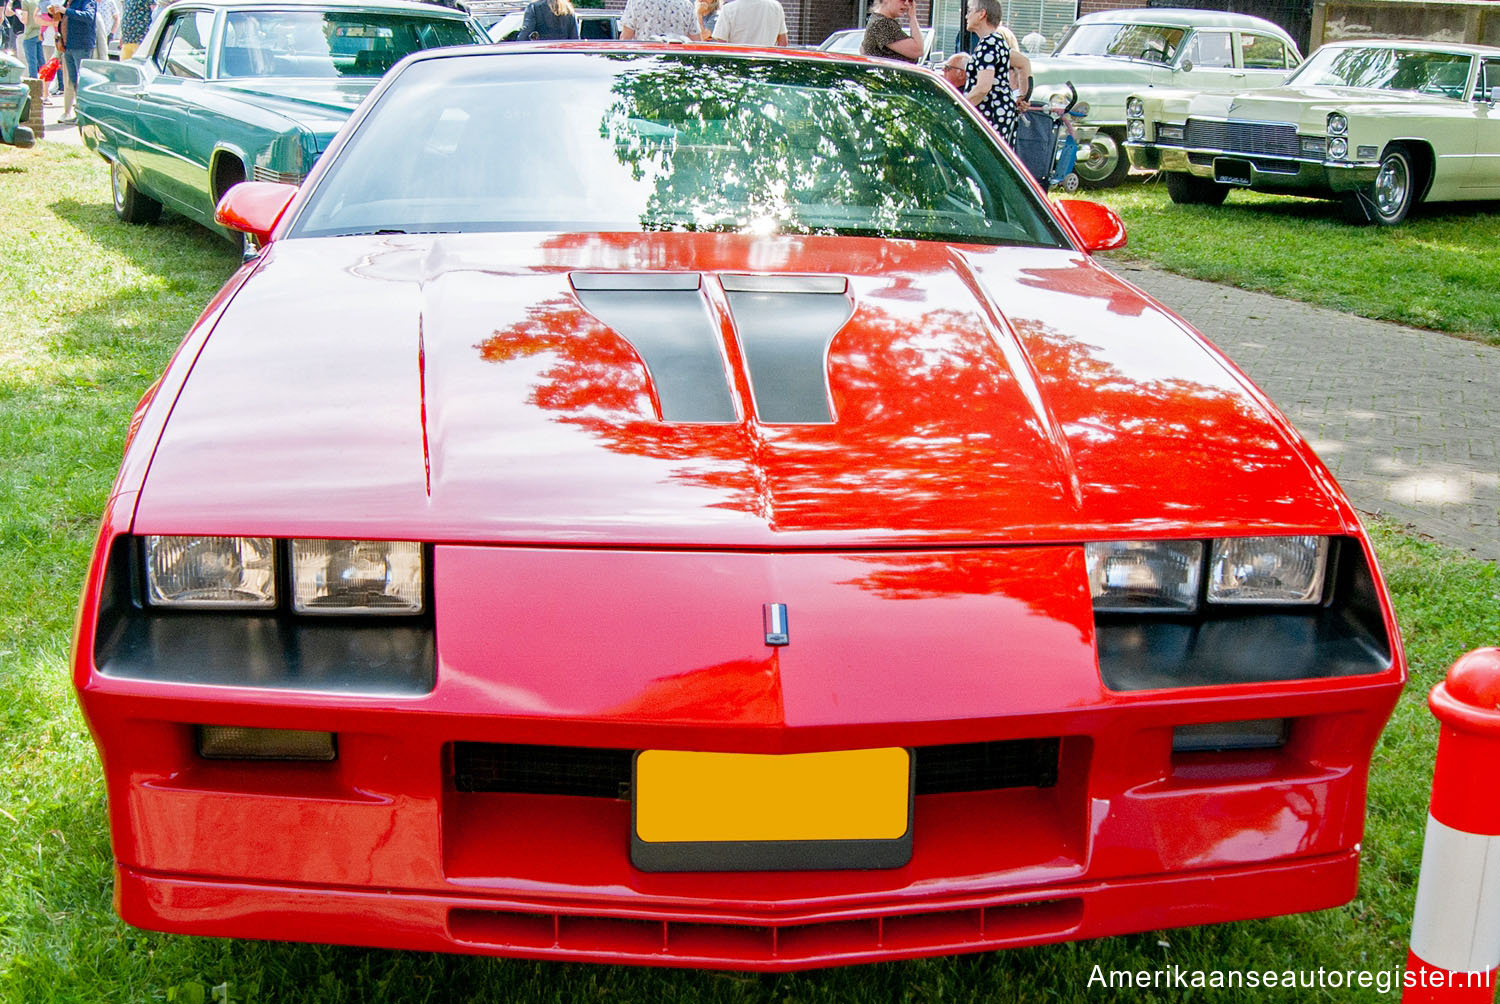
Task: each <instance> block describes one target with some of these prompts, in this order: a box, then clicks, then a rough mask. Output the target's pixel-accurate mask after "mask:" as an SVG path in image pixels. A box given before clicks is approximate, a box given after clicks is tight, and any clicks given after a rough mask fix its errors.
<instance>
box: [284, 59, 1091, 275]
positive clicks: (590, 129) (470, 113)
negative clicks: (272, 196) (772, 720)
mask: <svg viewBox="0 0 1500 1004" xmlns="http://www.w3.org/2000/svg"><path fill="white" fill-rule="evenodd" d="M497 230H542V231H580V230H587V231H637V232H639V231H657V230H702V231H724V232H747V233H764V234H770V233H804V234H848V235H871V236H881V237H906V238H915V239H924V238H929V239H943V240H954V241H962V242H974V243H1016V244H1033V245H1045V246H1061V245H1062V244H1063V240H1062V237H1061V234H1060V233H1059V231H1058V230H1057V229H1056V225H1055V224H1054V223H1053V222H1052V220H1051V219H1050V217H1048V216H1047V215H1046V214H1045V213H1044V211H1043V210H1042V208H1041V203H1040V200H1039V198H1038V197H1037V196H1036V195H1035V194H1034V192H1033V191H1032V190H1031V189H1030V187H1029V186H1028V185H1027V184H1026V183H1025V182H1024V181H1023V180H1022V179H1021V177H1020V175H1019V173H1018V172H1017V171H1016V170H1015V169H1014V168H1013V167H1012V166H1011V164H1010V162H1009V161H1008V160H1007V159H1005V158H1004V157H1003V156H1002V155H1001V153H1000V150H999V149H998V147H997V145H996V141H995V140H994V139H993V138H992V137H991V135H990V134H989V133H988V132H986V131H985V130H984V129H983V128H982V127H981V126H980V125H979V124H978V123H977V122H976V121H975V120H974V119H973V118H971V117H970V116H969V115H967V114H965V112H964V111H963V110H962V108H961V107H960V105H959V103H958V99H957V95H955V94H953V92H952V91H951V89H950V88H948V87H947V86H946V85H944V84H943V82H942V81H941V80H939V79H938V78H937V77H935V76H933V75H931V74H928V73H925V72H921V71H914V70H910V71H909V70H902V69H897V68H895V67H889V68H888V67H884V66H859V65H852V64H849V63H844V62H835V61H825V60H801V59H790V58H788V59H780V60H753V59H748V58H744V57H736V56H717V55H703V54H689V53H651V52H619V51H614V52H603V53H599V54H593V53H582V52H576V51H574V52H549V53H501V52H488V53H485V54H482V55H476V56H465V57H463V58H449V59H431V60H421V61H418V62H416V63H413V64H412V65H410V66H408V67H407V68H406V69H405V70H403V71H402V72H401V75H400V77H399V78H397V79H396V80H395V81H393V82H392V85H391V86H390V87H389V88H388V89H386V90H385V91H384V92H383V93H382V94H381V96H380V97H379V99H378V101H377V103H376V104H375V105H374V107H373V108H372V109H371V110H370V112H369V114H368V115H367V116H366V117H365V118H364V119H363V120H362V121H361V122H360V123H359V126H358V128H357V129H356V130H355V132H354V134H353V135H352V136H351V137H350V138H349V140H348V142H347V143H346V144H345V145H344V146H343V147H342V149H341V150H340V151H339V152H338V154H337V156H336V159H334V160H333V161H332V162H331V163H330V165H329V166H328V168H327V173H326V174H325V175H324V176H323V178H322V180H321V181H320V182H319V183H318V185H317V187H316V188H315V189H314V190H313V191H312V192H311V193H310V197H309V200H308V202H307V203H306V205H305V207H304V209H303V211H302V212H301V213H300V215H299V218H298V220H297V221H296V223H295V225H294V226H293V228H292V230H291V236H294V237H296V236H321V235H334V234H350V233H373V232H381V231H400V232H408V233H410V232H419V231H420V232H431V231H441V232H453V231H497Z"/></svg>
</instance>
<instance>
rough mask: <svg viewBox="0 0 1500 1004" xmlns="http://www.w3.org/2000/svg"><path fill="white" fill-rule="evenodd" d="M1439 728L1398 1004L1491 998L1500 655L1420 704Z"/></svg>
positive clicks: (1498, 881)
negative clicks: (1430, 802) (1425, 833)
mask: <svg viewBox="0 0 1500 1004" xmlns="http://www.w3.org/2000/svg"><path fill="white" fill-rule="evenodd" d="M1427 705H1428V707H1430V708H1431V709H1432V713H1433V714H1434V715H1436V716H1437V718H1438V721H1439V722H1440V723H1442V732H1441V733H1440V734H1439V736H1438V751H1437V764H1436V766H1435V768H1434V770H1433V777H1432V807H1431V808H1430V809H1429V810H1428V814H1427V837H1426V840H1425V842H1424V843H1423V846H1422V875H1421V878H1420V879H1418V881H1417V905H1416V908H1415V909H1414V910H1413V912H1412V924H1411V952H1410V954H1408V956H1407V961H1406V965H1407V974H1406V986H1405V988H1404V990H1403V992H1402V994H1401V1001H1402V1004H1417V1002H1423V1004H1426V1002H1432V1004H1439V1002H1455V1004H1456V1002H1465V1004H1467V1002H1478V1001H1483V1002H1485V1004H1489V1002H1490V1001H1493V1000H1494V997H1495V971H1496V969H1497V968H1500V791H1497V782H1500V648H1481V649H1476V650H1475V651H1473V652H1470V653H1469V654H1468V655H1465V656H1462V657H1461V658H1460V659H1459V660H1458V661H1457V662H1455V663H1454V664H1453V668H1452V669H1450V670H1448V678H1447V679H1446V680H1444V681H1443V682H1442V683H1439V684H1438V685H1437V686H1436V687H1433V688H1432V693H1431V694H1430V695H1428V698H1427Z"/></svg>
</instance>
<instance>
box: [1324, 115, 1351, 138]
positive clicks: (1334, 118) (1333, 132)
mask: <svg viewBox="0 0 1500 1004" xmlns="http://www.w3.org/2000/svg"><path fill="white" fill-rule="evenodd" d="M1328 135H1330V136H1347V135H1349V119H1348V117H1347V116H1345V115H1344V114H1343V113H1342V112H1329V113H1328Z"/></svg>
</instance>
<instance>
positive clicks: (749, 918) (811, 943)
mask: <svg viewBox="0 0 1500 1004" xmlns="http://www.w3.org/2000/svg"><path fill="white" fill-rule="evenodd" d="M1358 857H1359V855H1358V852H1357V851H1354V850H1350V851H1346V852H1342V853H1339V854H1335V855H1330V856H1326V857H1319V858H1313V859H1307V860H1302V861H1297V862H1294V863H1289V864H1283V865H1249V866H1239V867H1231V868H1224V869H1218V870H1214V871H1209V872H1203V873H1196V874H1187V875H1160V876H1151V877H1147V878H1138V879H1126V880H1112V881H1102V882H1077V883H1068V884H1059V885H1053V886H1047V887H1039V888H1033V889H1019V890H1015V891H1012V892H1009V893H1005V894H1001V895H994V894H991V895H978V896H975V895H969V896H963V895H959V896H934V897H931V898H929V899H926V900H924V901H923V902H922V903H921V904H920V905H919V906H914V905H911V904H900V903H888V904H880V905H866V906H857V907H847V908H842V909H813V910H799V911H793V912H790V913H787V914H784V915H781V916H778V917H775V918H768V917H765V916H761V915H755V914H746V913H743V912H737V911H734V910H714V909H702V908H680V907H656V908H652V909H649V910H641V909H630V908H614V907H609V906H601V905H598V904H591V903H587V902H557V901H553V900H547V899H534V898H526V897H510V896H504V897H495V896H483V895H475V894H472V893H466V892H458V893H451V894H444V895H433V894H424V893H412V892H401V891H384V890H369V889H309V888H306V887H303V886H296V885H278V884H270V883H256V882H241V881H232V882H231V881H222V880H213V879H201V878H194V877H186V876H172V875H156V874H151V873H148V872H144V871H139V870H136V869H132V868H128V867H124V866H121V867H119V868H118V869H117V871H116V890H117V898H118V902H119V904H120V912H121V916H122V917H124V919H125V920H126V921H127V922H129V923H131V924H134V925H136V926H137V927H145V928H150V929H154V930H163V931H175V932H180V933H184V934H199V935H212V936H218V937H235V938H244V937H261V938H277V939H286V940H294V941H308V942H321V943H326V944H346V945H361V946H371V947H379V948H399V949H415V950H419V951H434V952H461V953H467V954H476V955H503V956H507V957H513V958H533V959H558V960H567V961H575V962H600V963H631V964H637V965H657V966H682V967H696V968H715V967H726V968H735V969H746V970H760V971H777V970H796V969H808V968H813V967H818V966H832V965H847V964H851V963H862V962H878V961H888V960H895V959H910V958H921V957H923V956H930V955H949V954H958V953H963V952H978V951H988V950H993V949H1000V948H1013V947H1021V946H1026V945H1041V944H1049V943H1053V942H1058V941H1073V940H1079V939H1083V938H1100V937H1106V936H1109V935H1115V934H1125V933H1129V932H1132V931H1139V930H1150V929H1158V928H1169V927H1182V926H1186V925H1192V924H1207V923H1216V922H1221V921H1230V920H1243V919H1246V918H1250V917H1256V916H1270V915H1274V914H1283V913H1294V912H1305V911H1308V910H1319V909H1323V908H1326V907H1332V906H1338V905H1340V904H1342V903H1345V902H1348V901H1349V900H1350V899H1352V898H1353V897H1354V894H1355V891H1356V886H1357V884H1358Z"/></svg>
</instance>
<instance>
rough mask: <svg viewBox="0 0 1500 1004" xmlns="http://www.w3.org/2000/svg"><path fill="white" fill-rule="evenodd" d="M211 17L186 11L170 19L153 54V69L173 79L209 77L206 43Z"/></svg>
mask: <svg viewBox="0 0 1500 1004" xmlns="http://www.w3.org/2000/svg"><path fill="white" fill-rule="evenodd" d="M213 24H214V15H213V12H212V11H207V10H187V11H183V12H182V13H180V14H177V15H175V16H174V17H173V18H172V23H171V24H169V25H167V29H166V31H164V32H162V38H161V44H160V45H159V46H158V47H157V50H156V68H157V69H159V70H161V72H163V73H165V74H168V75H169V76H173V77H187V78H189V79H192V80H202V79H204V78H205V77H207V76H208V39H209V36H210V34H211V33H212V31H213Z"/></svg>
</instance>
